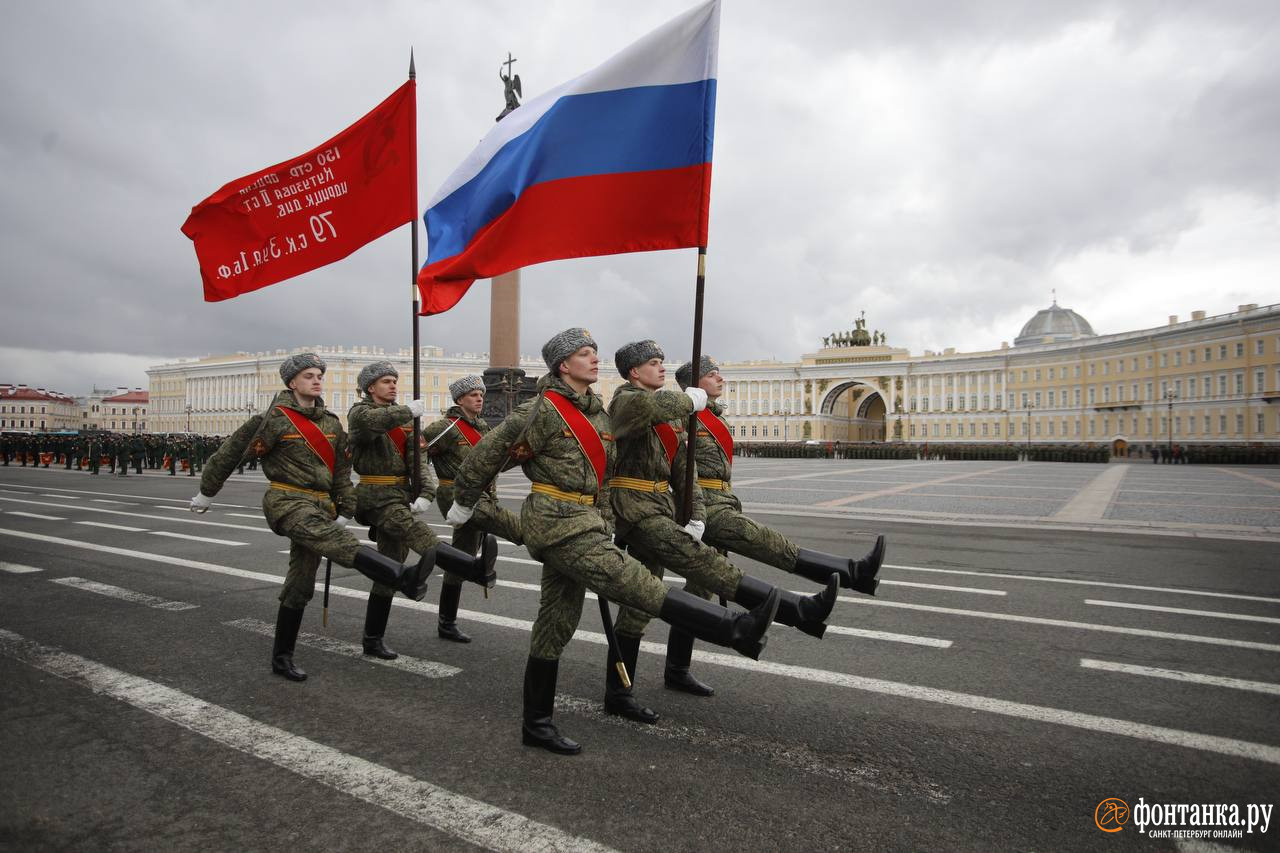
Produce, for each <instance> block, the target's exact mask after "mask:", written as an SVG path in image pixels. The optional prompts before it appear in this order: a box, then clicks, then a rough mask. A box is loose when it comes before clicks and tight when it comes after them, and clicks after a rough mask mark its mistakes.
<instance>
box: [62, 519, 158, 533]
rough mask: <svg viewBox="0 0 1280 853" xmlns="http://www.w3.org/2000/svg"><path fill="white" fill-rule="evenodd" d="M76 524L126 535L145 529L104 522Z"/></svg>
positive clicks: (79, 522) (80, 522) (81, 522)
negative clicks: (118, 531)
mask: <svg viewBox="0 0 1280 853" xmlns="http://www.w3.org/2000/svg"><path fill="white" fill-rule="evenodd" d="M76 524H84V525H88V526H89V527H105V528H106V529H107V530H123V531H125V532H127V533H142V532H143V531H145V530H146V529H147V528H145V527H126V526H125V525H123V524H107V523H106V522H105V521H77V522H76Z"/></svg>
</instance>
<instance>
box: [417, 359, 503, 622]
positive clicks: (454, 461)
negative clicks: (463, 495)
mask: <svg viewBox="0 0 1280 853" xmlns="http://www.w3.org/2000/svg"><path fill="white" fill-rule="evenodd" d="M449 394H450V396H451V397H452V398H453V406H451V407H450V408H449V411H448V412H446V413H445V416H444V417H443V418H441V419H440V420H438V421H435V422H434V423H432V424H430V425H429V426H427V427H426V429H424V430H423V431H422V434H423V437H424V438H425V439H426V441H427V444H428V446H429V447H430V448H431V449H430V451H429V452H430V455H431V461H432V463H433V464H434V465H435V468H436V476H438V477H439V478H440V487H439V488H438V489H437V490H436V506H438V507H440V514H441V515H448V514H449V509H450V508H451V507H452V506H453V478H454V477H456V476H457V474H458V469H459V468H460V467H462V461H463V460H464V459H466V458H467V454H468V453H470V452H471V448H472V447H473V446H474V445H475V443H476V442H478V441H479V440H480V438H481V437H483V436H484V434H485V433H487V432H488V431H489V424H488V423H487V422H486V421H485V419H484V418H482V417H480V413H481V412H482V411H484V380H483V379H481V378H480V377H479V376H464V377H462V378H461V379H459V380H458V381H456V382H454V383H452V384H451V385H450V386H449ZM446 433H447V435H446ZM497 497H498V489H497V482H496V481H494V482H490V483H489V486H488V488H486V489H485V491H484V492H483V493H482V494H481V495H480V499H479V500H478V501H477V502H476V505H475V515H473V516H472V517H471V520H470V521H468V522H467V523H466V524H464V525H463V526H462V527H460V528H458V529H457V530H456V531H454V534H453V545H454V547H455V548H458V549H459V550H462V551H466V552H467V553H468V554H474V553H475V552H476V549H477V548H479V547H480V538H481V536H482V535H483V534H485V533H492V534H495V535H497V536H501V537H502V538H503V539H506V540H507V541H508V542H514V543H515V544H517V545H522V544H524V538H523V537H522V536H521V535H520V519H519V518H517V517H516V515H515V513H513V512H511V511H509V510H506V509H503V508H502V507H501V506H499V505H498V500H497ZM461 596H462V582H461V581H459V580H457V579H455V578H452V577H445V579H444V582H443V583H442V584H441V586H440V619H439V622H438V623H437V625H436V633H437V634H438V635H439V636H440V638H441V639H444V640H452V641H453V642H455V643H469V642H471V638H470V637H469V636H467V635H466V634H465V633H463V632H462V631H460V630H458V621H457V620H458V601H459V599H460V598H461Z"/></svg>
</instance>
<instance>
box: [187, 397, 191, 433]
mask: <svg viewBox="0 0 1280 853" xmlns="http://www.w3.org/2000/svg"><path fill="white" fill-rule="evenodd" d="M187 432H191V404H190V403H187Z"/></svg>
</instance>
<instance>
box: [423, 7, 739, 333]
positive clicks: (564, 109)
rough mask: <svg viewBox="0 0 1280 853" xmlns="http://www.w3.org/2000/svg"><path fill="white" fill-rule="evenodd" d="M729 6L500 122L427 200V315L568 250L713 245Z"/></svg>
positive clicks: (648, 40)
mask: <svg viewBox="0 0 1280 853" xmlns="http://www.w3.org/2000/svg"><path fill="white" fill-rule="evenodd" d="M719 30H720V2H719V0H711V2H708V3H704V4H702V5H700V6H698V7H696V8H694V9H691V10H689V11H688V12H685V13H684V14H682V15H680V16H679V17H677V18H674V19H672V20H671V21H669V22H667V23H666V24H664V25H663V26H661V27H659V28H658V29H656V30H654V31H653V32H651V33H649V34H648V35H647V36H645V37H644V38H642V39H640V40H639V41H637V42H635V43H634V44H632V45H631V46H630V47H628V48H626V49H625V50H623V51H622V52H621V53H619V54H617V55H615V56H614V57H612V58H611V59H609V60H607V61H606V62H605V63H604V64H602V65H600V66H599V67H598V68H596V69H594V70H592V71H589V72H587V73H586V74H583V75H581V76H580V77H577V78H575V79H573V80H570V81H569V82H567V83H564V84H562V85H560V86H558V87H556V88H554V89H552V90H550V91H548V92H546V93H544V94H543V95H541V96H539V97H537V98H533V99H530V100H529V101H527V102H526V103H525V104H523V105H522V106H521V107H519V108H518V109H516V110H514V111H513V112H511V113H510V114H508V115H507V116H506V117H505V118H503V119H502V121H500V122H498V123H497V125H495V126H494V128H493V130H491V131H490V132H489V133H488V134H487V135H486V136H485V137H484V139H482V140H481V142H480V144H479V146H477V147H476V149H475V150H474V151H472V152H471V154H470V155H469V156H468V157H467V159H466V160H465V161H464V162H463V163H462V165H461V166H459V167H458V168H457V170H455V171H454V173H453V174H452V175H450V176H449V178H448V179H447V180H446V181H445V182H444V185H443V186H441V187H440V189H439V190H438V191H437V192H436V194H435V196H434V197H433V198H432V199H431V201H430V202H429V203H428V205H427V210H426V213H425V214H424V217H423V218H424V219H425V221H426V226H427V240H428V256H427V262H426V264H425V265H424V266H423V267H422V269H421V270H420V271H419V273H418V285H419V289H420V290H421V296H422V302H421V304H422V313H423V314H439V313H441V312H443V311H447V310H449V309H450V308H452V307H453V306H454V305H455V304H457V302H458V300H460V299H461V298H462V297H463V295H464V294H465V293H466V292H467V289H468V288H469V287H470V286H471V284H472V282H473V281H475V279H478V278H491V277H493V276H496V275H500V274H502V273H504V272H509V271H510V270H513V269H518V268H520V267H524V266H530V265H532V264H537V263H542V262H544V261H551V260H558V259H561V258H577V257H587V256H592V255H609V254H618V253H623V252H645V251H652V250H656V249H679V248H688V247H694V246H705V245H706V242H707V209H708V205H709V204H710V195H711V194H710V188H711V149H712V139H713V135H714V133H713V131H714V126H715V99H716V51H717V47H718V42H719Z"/></svg>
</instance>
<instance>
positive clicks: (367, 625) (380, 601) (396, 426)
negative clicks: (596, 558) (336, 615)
mask: <svg viewBox="0 0 1280 853" xmlns="http://www.w3.org/2000/svg"><path fill="white" fill-rule="evenodd" d="M399 376H400V374H399V372H398V371H397V370H396V369H395V367H394V366H393V365H392V364H391V362H389V361H376V362H374V363H373V364H369V365H366V366H365V367H364V369H363V370H361V371H360V375H359V377H357V379H356V384H357V387H359V389H360V393H361V394H362V395H363V396H364V399H362V400H359V401H357V402H356V404H355V405H354V406H352V407H351V411H350V412H348V413H347V425H348V426H349V427H350V428H351V455H352V466H353V467H354V468H355V471H356V473H357V474H359V475H360V483H359V485H357V486H356V518H357V519H359V521H360V523H361V524H366V523H367V524H368V525H369V532H370V538H372V539H375V540H376V541H377V543H378V551H379V552H381V553H383V554H385V555H387V556H388V557H390V558H391V559H393V560H395V561H397V562H399V561H401V560H403V559H404V558H405V555H406V554H407V553H408V552H409V549H413V550H414V551H416V552H417V553H419V554H425V553H428V552H432V551H434V553H435V560H436V562H437V563H438V564H439V565H440V566H441V568H443V569H444V570H445V571H446V572H447V573H448V574H447V575H446V578H447V579H453V581H454V583H456V584H461V583H462V581H463V580H470V581H473V582H475V583H478V584H480V585H481V586H484V587H485V588H486V589H488V588H492V587H493V586H494V584H495V583H497V574H496V573H495V572H494V571H493V564H494V560H495V559H496V558H497V555H498V543H497V540H495V539H494V538H493V537H492V536H488V537H486V541H485V542H484V548H483V553H482V555H481V556H480V557H478V558H477V557H476V556H474V554H475V551H476V550H477V549H474V548H473V549H472V550H470V551H462V550H459V549H457V548H455V547H453V546H452V545H446V544H444V543H442V542H441V541H440V540H439V539H438V538H437V537H436V535H435V533H434V532H432V530H431V528H430V527H429V526H427V523H426V522H425V521H423V520H422V518H421V515H422V513H425V512H426V511H427V508H428V507H429V506H430V505H431V504H430V501H431V497H432V495H434V494H435V478H434V477H432V475H431V466H430V463H429V462H428V460H427V455H426V454H425V453H423V454H422V467H421V470H420V471H419V477H420V480H419V482H421V483H422V490H423V492H424V495H425V496H418V497H416V498H415V497H414V496H413V495H412V493H411V491H410V481H409V477H408V476H407V474H408V471H409V470H410V466H411V465H412V464H413V445H412V444H411V443H410V442H412V441H414V440H415V439H416V440H417V441H419V442H421V440H422V439H421V438H420V437H415V436H414V433H413V420H414V418H420V417H422V412H423V408H424V406H423V402H422V401H421V400H410V401H409V403H408V405H405V406H397V405H396V396H397V388H396V386H397V383H398V381H399ZM375 531H376V532H375ZM454 538H455V539H456V538H457V537H456V536H455V537H454ZM476 544H477V546H478V545H479V544H480V543H478V542H477V543H476ZM446 582H447V581H446ZM441 595H442V596H443V593H441ZM394 597H395V589H393V588H392V587H391V586H388V585H386V584H381V583H375V584H374V585H373V589H372V590H370V592H369V604H368V607H367V608H366V611H365V619H364V653H365V654H366V655H372V656H373V657H377V658H382V659H383V660H394V659H395V658H396V657H398V655H397V654H396V653H395V652H393V651H391V650H390V649H388V648H387V646H386V644H385V643H384V642H383V637H384V636H385V634H386V630H387V619H388V618H389V616H390V615H391V599H392V598H394ZM454 602H455V607H456V602H457V598H456V597H455V598H454Z"/></svg>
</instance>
